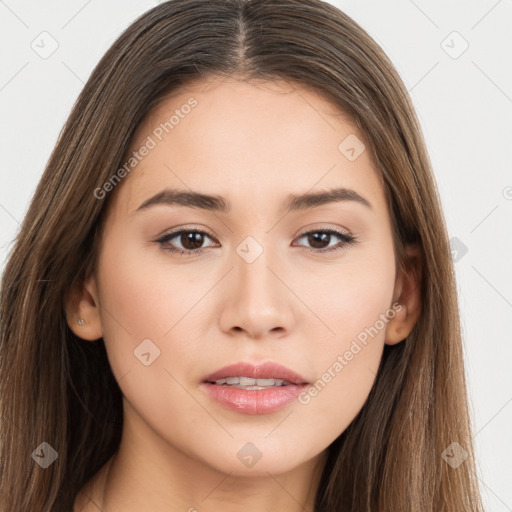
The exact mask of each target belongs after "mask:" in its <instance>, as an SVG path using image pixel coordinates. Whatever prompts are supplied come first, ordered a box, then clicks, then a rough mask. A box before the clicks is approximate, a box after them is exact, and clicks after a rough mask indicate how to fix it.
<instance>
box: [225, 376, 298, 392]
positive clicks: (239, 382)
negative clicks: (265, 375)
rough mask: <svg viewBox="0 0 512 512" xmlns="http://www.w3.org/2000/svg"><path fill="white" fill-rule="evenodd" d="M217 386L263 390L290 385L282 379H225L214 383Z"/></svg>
mask: <svg viewBox="0 0 512 512" xmlns="http://www.w3.org/2000/svg"><path fill="white" fill-rule="evenodd" d="M215 384H217V385H218V386H222V385H228V386H233V387H240V388H243V389H264V388H266V387H276V386H286V385H289V384H290V383H289V382H287V381H286V380H282V379H253V378H251V377H243V376H242V377H226V378H224V379H218V380H216V381H215Z"/></svg>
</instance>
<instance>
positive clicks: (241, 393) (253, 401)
mask: <svg viewBox="0 0 512 512" xmlns="http://www.w3.org/2000/svg"><path fill="white" fill-rule="evenodd" d="M306 387H307V384H290V385H289V386H279V387H276V388H270V389H240V388H234V387H228V386H218V385H217V384H210V383H208V382H203V383H202V384H201V388H202V389H203V390H204V391H205V392H206V393H208V395H209V396H211V397H212V398H213V399H214V400H216V401H217V402H218V403H219V404H221V405H223V406H224V407H226V408H228V409H231V410H232V411H236V412H241V413H243V414H268V413H271V412H275V411H277V410H279V409H281V408H283V407H285V406H286V405H288V404H289V403H291V402H293V401H294V400H295V399H296V398H297V396H298V395H299V394H300V393H301V392H302V391H303V390H304V389H306Z"/></svg>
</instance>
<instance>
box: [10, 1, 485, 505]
mask: <svg viewBox="0 0 512 512" xmlns="http://www.w3.org/2000/svg"><path fill="white" fill-rule="evenodd" d="M0 332H1V344H0V365H1V366H0V393H1V394H0V396H1V401H0V407H1V410H0V421H1V425H0V427H1V429H0V431H1V432H2V438H1V446H0V450H1V451H0V471H1V480H0V509H1V510H2V511H3V512H14V511H16V512H19V511H42V512H49V511H62V512H64V511H66V512H69V511H74V512H79V511H82V512H89V511H98V510H100V511H103V512H115V511H121V510H122V511H124V512H130V511H140V510H147V511H152V512H159V511H164V510H165V511H166V512H171V511H172V512H174V511H189V512H192V511H199V512H216V511H221V510H222V511H223V512H226V511H227V512H230V511H235V510H237V511H238V510H241V509H243V510H244V511H245V512H256V511H258V512H262V511H271V510H272V511H274V510H279V511H285V512H292V511H293V512H295V511H303V510H307V511H311V512H313V511H314V512H334V511H336V512H363V511H365V512H370V511H371V512H378V511H381V512H384V511H385V512H388V511H390V510H393V511H394V512H411V511H413V512H420V511H421V512H427V511H430V512H441V511H442V512H460V511H462V510H464V511H472V512H477V511H481V510H482V506H481V502H480V497H479V491H478V486H477V478H476V474H475V463H474V455H473V448H472V444H471V432H470V418H469V414H468V402H467V396H466V385H465V380H464V366H463V359H462V350H461V332H460V321H459V314H458V305H457V295H456V287H455V282H454V272H453V265H452V260H451V255H450V249H449V244H448V236H447V230H446V226H445V222H444V218H443V214H442V209H441V205H440V200H439V196H438V193H437V190H436V186H435V181H434V178H433V174H432V170H431V165H430V162H429V157H428V154H427V151H426V148H425V143H424V140H423V137H422V134H421V130H420V127H419V123H418V120H417V117H416V115H415V112H414V108H413V106H412V104H411V101H410V98H409V96H408V94H407V90H406V88H405V87H404V85H403V83H402V81H401V80H400V78H399V76H398V74H397V73H396V71H395V69H394V68H393V66H392V64H391V62H390V61H389V59H388V58H387V57H386V55H385V54H384V53H383V51H382V50H381V49H380V48H379V46H378V45H377V44H376V43H375V42H374V41H373V40H372V39H371V38H370V36H369V35H368V34H367V33H366V32H365V31H364V30H363V29H362V28H361V27H359V26H358V25H357V24H356V23H355V22H354V21H353V20H351V19H350V18H349V17H348V16H346V15H345V14H343V13H342V12H340V11H339V10H338V9H336V8H335V7H333V6H332V5H330V4H328V3H325V2H321V1H319V0H300V1H296V0H247V1H244V0H210V1H208V2H204V1H202V0H171V1H169V2H166V3H163V4H161V5H159V6H158V7H156V8H154V9H152V10H151V11H149V12H147V13H146V14H144V15H143V16H141V17H140V18H139V19H138V20H136V21H135V22H134V23H133V24H132V25H131V26H130V27H129V28H128V29H127V30H126V31H125V32H124V33H123V34H122V35H121V36H120V37H119V39H118V40H117V41H116V42H115V43H114V45H113V46H112V48H111V49H109V51H108V52H107V53H106V55H105V56H104V57H103V59H102V60H101V62H100V63H99V64H98V66H97V67H96V69H95V70H94V72H93V73H92V76H91V77H90V79H89V80H88V82H87V84H86V85H85V87H84V89H83V91H82V93H81V95H80V97H79V98H78V101H77V103H76V105H75V107H74V109H73V111H72V113H71V115H70V117H69V120H68V122H67V123H66V125H65V127H64V129H63V131H62V134H61V136H60V138H59V140H58V143H57V146H56V148H55V150H54V152H53V154H52V155H51V158H50V161H49V163H48V166H47V168H46V170H45V172H44V174H43V176H42V178H41V181H40V183H39V185H38V187H37V190H36V192H35V195H34V198H33V200H32V202H31V204H30V207H29V210H28V212H27V215H26V218H25V219H24V222H23V224H22V227H21V229H20V232H19V234H18V236H17V239H16V243H15V246H14V249H13V251H12V253H11V254H10V257H9V259H8V262H7V265H6V268H5V272H4V276H3V280H2V288H1V323H0Z"/></svg>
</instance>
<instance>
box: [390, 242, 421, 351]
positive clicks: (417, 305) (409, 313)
mask: <svg viewBox="0 0 512 512" xmlns="http://www.w3.org/2000/svg"><path fill="white" fill-rule="evenodd" d="M405 252H406V259H407V262H406V270H405V271H402V272H399V274H398V275H397V278H396V281H395V290H394V293H393V304H395V303H396V302H398V303H399V304H400V305H401V306H402V307H401V309H400V310H398V308H396V310H395V311H396V314H395V316H394V317H393V318H391V319H390V320H389V322H388V324H387V326H386V338H385V343H386V344H387V345H395V344H397V343H399V342H400V341H403V340H404V339H405V338H406V337H407V336H408V335H409V333H410V332H411V331H412V329H413V327H414V326H415V324H416V322H417V321H418V318H419V316H420V311H421V290H420V288H421V276H422V259H421V251H420V250H419V248H418V246H417V245H416V244H414V245H411V244H410V245H407V246H406V247H405Z"/></svg>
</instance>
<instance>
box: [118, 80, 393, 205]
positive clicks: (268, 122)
mask: <svg viewBox="0 0 512 512" xmlns="http://www.w3.org/2000/svg"><path fill="white" fill-rule="evenodd" d="M144 146H147V147H150V149H149V150H146V151H144V156H143V157H142V158H140V161H137V163H136V165H135V167H134V168H133V171H131V172H130V174H129V176H128V177H127V178H126V179H125V181H126V183H122V185H123V186H122V187H121V188H123V189H124V190H122V191H121V190H120V191H119V192H120V193H119V201H120V203H121V207H122V210H123V211H125V212H131V211H133V209H134V208H136V207H137V206H139V204H140V203H141V202H142V201H143V200H144V199H146V198H147V197H148V195H150V194H155V193H157V192H158V191H160V190H161V189H163V188H165V187H170V188H174V189H176V188H180V189H185V190H186V189H189V190H194V191H198V192H204V193H206V194H212V193H213V194H217V195H222V196H224V197H227V198H232V200H230V201H229V202H230V204H231V203H232V204H233V208H234V209H236V207H237V205H238V206H248V201H249V202H251V201H252V202H254V203H258V204H257V205H256V204H255V207H256V208H259V207H261V204H259V201H257V198H259V199H260V200H261V201H263V200H264V202H266V203H267V204H268V203H269V202H272V201H281V200H282V199H283V197H284V196H285V195H288V194H290V193H296V194H300V193H304V192H306V191H311V190H321V189H325V188H332V187H334V186H343V187H347V188H351V189H355V190H357V191H361V195H364V196H365V197H368V198H369V199H370V201H371V202H372V204H375V205H376V207H377V208H379V206H380V207H385V205H384V196H383V190H382V186H381V182H380V178H379V176H378V174H377V172H376V171H375V166H374V163H373V161H372V159H371V155H370V151H369V147H368V143H367V141H366V140H365V138H364V137H363V135H361V133H360V132H359V130H358V129H357V125H356V124H355V123H354V122H353V121H352V120H351V119H350V118H349V117H348V116H347V115H345V114H344V113H343V112H342V111H341V110H340V109H338V108H337V107H336V106H335V105H334V104H332V103H331V102H329V101H328V100H327V99H325V98H324V97H323V96H321V95H320V94H318V93H316V92H314V91H312V90H311V89H305V88H303V87H300V86H298V85H296V84H292V83H289V82H284V81H275V82H251V83H248V82H244V81H239V80H234V79H231V78H228V79H217V80H213V81H210V82H206V81H197V82H194V83H192V84H189V85H187V86H185V87H182V88H181V89H178V90H175V91H174V92H173V93H172V95H171V96H167V97H166V98H164V99H163V100H162V101H160V102H159V103H158V104H157V105H156V106H155V107H154V108H153V109H152V110H151V111H150V112H149V113H148V115H147V116H146V117H145V118H144V120H143V121H142V123H141V124H140V125H139V127H138V128H137V130H136V132H135V135H134V137H133V139H132V143H131V147H130V150H129V152H128V153H129V155H132V154H133V152H137V151H139V150H140V149H141V148H143V147H144ZM347 150H348V152H347ZM354 156H355V158H354ZM237 197H239V201H238V202H237Z"/></svg>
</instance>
